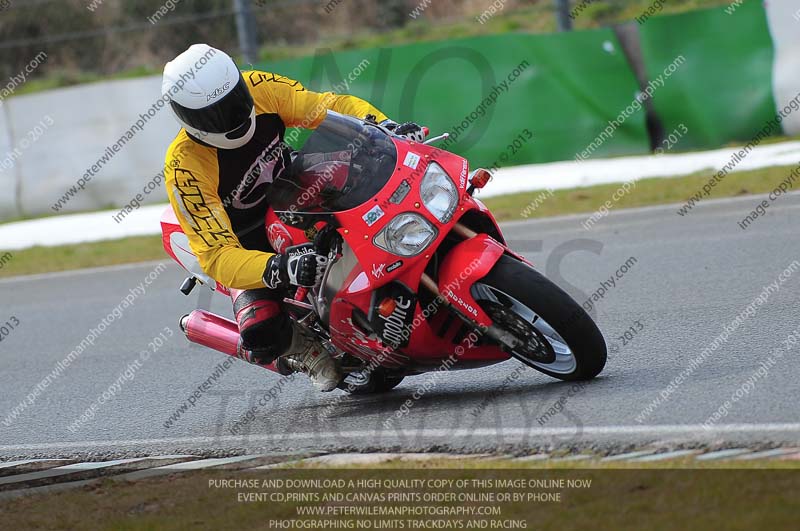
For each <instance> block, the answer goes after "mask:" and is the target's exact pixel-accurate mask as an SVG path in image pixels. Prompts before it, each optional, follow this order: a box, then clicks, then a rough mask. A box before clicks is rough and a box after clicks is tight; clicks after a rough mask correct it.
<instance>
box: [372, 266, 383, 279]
mask: <svg viewBox="0 0 800 531" xmlns="http://www.w3.org/2000/svg"><path fill="white" fill-rule="evenodd" d="M385 267H386V264H380V265H378V264H373V265H372V276H373V277H375V278H381V277H382V276H383V275H384V274H385V273H384V268H385Z"/></svg>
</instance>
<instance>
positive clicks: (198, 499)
mask: <svg viewBox="0 0 800 531" xmlns="http://www.w3.org/2000/svg"><path fill="white" fill-rule="evenodd" d="M680 463H681V462H679V461H678V462H673V463H660V464H658V465H653V466H648V467H641V468H638V469H636V470H632V469H620V468H619V466H618V465H614V466H611V465H605V466H601V465H600V464H595V465H594V468H584V467H580V468H576V467H575V464H572V465H570V466H569V467H568V468H559V469H553V468H543V467H542V465H541V463H536V464H534V463H519V462H510V461H508V460H492V461H473V460H458V461H455V462H454V461H452V460H448V461H445V462H442V463H437V462H435V461H432V462H427V461H426V462H424V463H423V464H420V463H417V464H411V465H409V464H408V463H407V462H406V463H403V462H394V463H389V464H387V465H382V466H381V468H371V467H365V468H360V467H353V468H347V469H320V468H316V469H314V470H270V471H258V472H252V471H251V472H241V471H239V472H235V471H216V472H198V473H183V474H178V475H173V476H162V477H160V478H155V479H145V480H139V481H137V482H133V483H130V482H118V481H113V480H109V479H106V480H103V481H102V482H98V483H95V484H92V485H89V486H85V487H82V488H75V489H71V490H67V491H62V492H56V493H50V494H43V495H35V496H31V497H26V498H18V499H14V500H10V501H5V502H3V503H0V518H2V520H3V523H4V527H5V528H8V529H115V530H150V529H194V528H199V529H470V530H472V529H501V528H509V527H508V526H507V525H506V526H492V525H491V522H492V521H496V522H519V523H520V524H517V526H516V527H511V528H515V529H521V528H527V529H559V530H564V529H595V528H603V529H654V530H661V529H730V530H739V529H741V530H745V529H748V530H749V529H794V528H796V527H793V526H795V525H796V523H797V518H798V516H800V506H798V505H797V503H796V492H797V489H798V487H800V474H797V462H794V464H791V463H792V462H789V461H787V462H777V463H788V464H786V465H781V468H783V467H784V466H785V467H786V468H792V470H785V469H784V470H753V469H737V470H730V469H725V468H724V466H723V465H722V464H718V465H711V464H702V465H699V464H697V463H695V464H694V465H693V466H694V467H697V468H695V469H692V470H680V469H675V468H676V467H678V466H680ZM767 463H771V464H774V463H776V462H767ZM640 466H641V465H640ZM749 466H753V465H752V464H750V465H749ZM762 466H763V465H762ZM440 467H444V468H446V467H453V468H449V469H443V468H440ZM507 467H513V468H514V470H503V468H507ZM545 467H546V465H545ZM234 479H235V480H237V481H243V480H247V481H249V482H251V483H248V484H242V483H239V484H232V483H227V484H225V483H222V481H229V482H230V481H231V480H234ZM509 479H512V480H516V481H520V480H523V481H525V483H522V484H520V483H517V484H514V485H511V484H505V485H504V486H502V487H500V486H498V484H486V483H483V484H478V483H477V482H479V481H483V482H486V481H487V480H490V481H492V482H497V481H500V480H509ZM278 480H282V481H283V483H282V484H281V483H277V481H278ZM331 480H335V481H340V482H344V483H340V484H325V483H324V482H325V481H331ZM359 480H362V481H364V480H373V481H377V482H378V483H373V484H371V485H363V484H362V485H359V484H358V483H357V482H358V481H359ZM411 480H418V481H423V482H424V483H422V484H419V483H417V484H414V485H410V486H406V485H401V484H398V483H397V482H399V481H411ZM430 480H439V481H445V482H446V481H452V482H453V483H450V484H447V483H444V484H439V485H438V486H437V485H433V484H431V483H429V481H430ZM531 480H537V482H539V483H535V484H534V485H533V486H531V483H530V481H531ZM268 481H271V482H272V483H266V482H268ZM289 481H295V482H302V481H311V482H314V481H316V482H318V483H303V484H301V483H293V484H290V483H289ZM351 481H353V483H350V482H351ZM458 481H461V485H462V486H461V487H460V488H459V487H456V486H455V485H456V483H455V482H458ZM548 481H550V482H558V481H563V483H561V484H556V483H547V484H545V483H541V482H548ZM569 481H573V482H580V483H579V484H578V483H572V484H571V485H570V484H568V483H567V482H569ZM390 493H396V494H402V495H405V496H406V497H407V496H409V495H412V496H413V494H414V493H419V496H420V498H419V499H418V500H410V499H408V498H406V500H404V501H399V500H398V499H394V500H391V499H390V498H388V497H387V496H388V495H389V494H390ZM428 493H432V494H438V495H439V497H438V498H435V499H431V498H428V499H424V498H423V496H425V495H426V494H428ZM459 493H469V494H471V495H473V496H474V495H477V494H481V493H494V496H495V498H494V499H492V500H487V499H485V498H484V499H480V500H474V499H473V500H468V501H465V500H458V499H457V498H452V497H451V498H447V496H458V494H459ZM501 493H502V494H505V495H508V494H512V495H513V493H517V494H518V495H519V497H517V498H516V499H513V498H506V499H500V498H499V494H501ZM555 493H559V496H558V498H557V499H554V498H553V496H549V499H547V500H542V499H538V498H537V499H535V500H534V501H531V499H530V498H529V494H549V495H553V494H555ZM242 495H244V497H243V496H242ZM259 495H260V496H259ZM272 495H277V496H283V499H278V498H272ZM359 495H360V496H362V498H361V499H353V498H352V497H351V498H350V499H347V498H345V496H348V497H349V496H359ZM300 496H304V498H300ZM337 496H340V498H338V499H337V498H336V497H337ZM520 497H521V498H520ZM470 506H471V507H483V508H486V507H490V508H491V507H495V508H497V509H499V514H497V512H495V513H494V515H493V516H466V515H461V516H452V515H446V516H442V513H438V515H436V516H419V515H415V514H414V515H411V516H376V515H375V513H373V515H369V516H368V515H357V514H358V513H353V512H349V513H348V512H344V511H345V510H351V511H359V510H364V509H370V508H372V509H375V510H380V509H381V508H386V507H400V508H402V507H412V508H417V507H419V508H430V509H433V510H437V511H442V510H444V509H448V508H452V509H455V508H458V507H470ZM301 507H304V508H319V509H321V510H323V511H325V510H331V512H329V513H328V514H329V516H311V515H308V516H301V515H300V511H299V510H298V509H299V508H301ZM333 510H339V511H342V512H339V513H338V514H337V515H335V516H332V515H331V514H333ZM354 514H355V515H354ZM470 521H471V522H473V523H472V525H470ZM480 521H484V522H487V523H488V524H487V525H479V524H478V523H477V522H480ZM280 522H286V524H281V523H280ZM312 522H319V523H318V524H317V525H313V524H312ZM323 522H324V523H323ZM378 522H381V524H380V525H379V524H378ZM389 522H391V523H389ZM425 522H429V523H430V522H432V523H433V524H435V523H436V522H439V523H440V524H439V525H438V526H436V525H431V524H427V525H426V524H425ZM442 522H450V525H448V526H442V524H441V523H442ZM458 522H461V525H457V524H458ZM598 522H601V523H602V524H600V525H598ZM337 523H338V524H337ZM367 523H369V524H370V525H366V524H367ZM522 523H526V525H524V527H523V526H522V525H521V524H522ZM295 524H297V525H295ZM347 524H349V525H347ZM286 525H288V527H286Z"/></svg>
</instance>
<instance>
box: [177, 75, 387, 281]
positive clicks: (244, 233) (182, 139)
mask: <svg viewBox="0 0 800 531" xmlns="http://www.w3.org/2000/svg"><path fill="white" fill-rule="evenodd" d="M242 75H243V76H244V80H245V82H246V84H247V87H248V89H249V90H250V93H251V94H252V96H253V102H254V104H255V110H256V130H255V134H254V135H253V138H252V140H250V141H249V142H248V143H247V144H245V145H244V146H242V147H240V148H237V149H217V148H215V147H213V146H210V145H208V144H205V143H203V142H202V141H200V140H198V139H195V138H193V137H191V136H189V135H188V134H187V132H186V130H185V129H181V131H180V133H178V136H177V137H176V138H175V140H174V141H173V142H172V144H171V145H170V146H169V149H168V150H167V156H166V162H165V172H164V175H165V176H166V190H167V194H168V195H169V201H170V203H171V204H172V208H173V210H174V211H175V214H176V215H177V217H178V220H179V221H180V224H181V227H182V229H183V231H184V232H185V233H186V235H187V236H188V238H189V245H190V246H191V248H192V252H193V253H194V254H195V255H196V256H197V259H198V261H199V263H200V267H202V268H203V271H204V272H205V273H206V274H207V275H209V276H210V277H212V278H213V279H215V280H217V281H218V282H220V283H221V284H223V285H224V286H227V287H229V288H234V289H237V290H249V289H257V288H263V287H264V283H263V281H262V277H263V275H264V269H265V268H266V264H267V260H268V259H269V258H270V256H272V253H270V252H269V251H270V246H269V242H268V240H267V235H266V230H265V226H264V221H265V216H266V212H267V207H268V205H269V189H270V183H271V182H272V181H273V179H275V178H277V177H278V176H279V175H281V173H282V172H284V171H286V170H287V168H288V167H289V165H290V163H291V151H292V150H291V148H290V147H289V146H288V145H287V144H286V143H285V142H284V135H285V134H286V128H287V127H302V128H307V129H314V128H316V127H317V126H318V125H319V124H320V122H322V120H323V119H324V118H325V116H326V113H327V110H328V109H330V110H333V111H336V112H339V113H342V114H348V115H351V116H355V117H358V118H363V117H365V116H366V115H368V114H373V115H375V116H376V118H377V120H378V121H379V122H380V121H382V120H385V119H386V116H385V115H384V114H383V113H381V112H380V111H379V110H378V109H376V108H375V107H373V106H372V105H370V104H369V103H367V102H366V101H364V100H362V99H360V98H357V97H355V96H348V95H336V94H334V93H332V92H324V93H318V92H313V91H310V90H306V89H305V88H304V87H303V85H301V84H300V83H299V82H297V81H294V80H292V79H289V78H286V77H283V76H279V75H276V74H270V73H267V72H260V71H257V70H252V71H244V72H242Z"/></svg>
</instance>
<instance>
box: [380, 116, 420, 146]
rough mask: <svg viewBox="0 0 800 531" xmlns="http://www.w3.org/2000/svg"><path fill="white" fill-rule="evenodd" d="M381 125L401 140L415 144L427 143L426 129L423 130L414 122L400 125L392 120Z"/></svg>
mask: <svg viewBox="0 0 800 531" xmlns="http://www.w3.org/2000/svg"><path fill="white" fill-rule="evenodd" d="M381 125H382V126H383V127H385V128H386V129H388V130H389V131H391V132H392V133H394V134H395V135H397V136H399V137H401V138H406V139H408V140H413V141H414V142H424V141H425V131H424V129H422V127H421V126H419V125H417V124H415V123H414V122H406V123H404V124H398V123H397V122H394V121H392V120H384V121H382V122H381Z"/></svg>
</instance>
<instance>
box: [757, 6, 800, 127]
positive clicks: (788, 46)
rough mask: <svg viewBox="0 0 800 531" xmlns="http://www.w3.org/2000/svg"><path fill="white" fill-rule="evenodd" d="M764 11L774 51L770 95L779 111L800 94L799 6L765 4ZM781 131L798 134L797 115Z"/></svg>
mask: <svg viewBox="0 0 800 531" xmlns="http://www.w3.org/2000/svg"><path fill="white" fill-rule="evenodd" d="M764 8H765V9H766V10H767V20H768V21H769V31H770V33H771V34H772V42H773V46H774V49H775V61H774V63H773V65H772V91H773V96H774V98H775V105H776V107H777V108H778V109H782V108H783V107H785V106H786V105H787V104H788V102H789V101H791V100H792V99H794V98H795V97H796V96H797V94H798V93H799V92H800V75H798V74H800V31H798V29H800V2H798V1H797V0H769V2H764ZM783 129H784V131H786V133H788V134H790V135H797V134H800V113H798V112H793V113H792V114H790V115H789V117H788V118H787V119H786V120H784V121H783Z"/></svg>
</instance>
